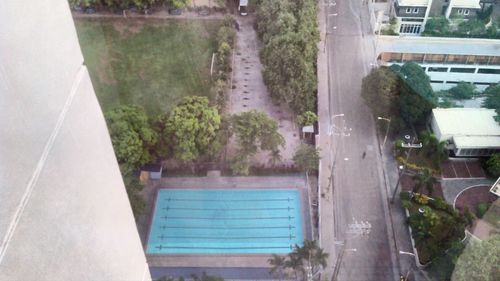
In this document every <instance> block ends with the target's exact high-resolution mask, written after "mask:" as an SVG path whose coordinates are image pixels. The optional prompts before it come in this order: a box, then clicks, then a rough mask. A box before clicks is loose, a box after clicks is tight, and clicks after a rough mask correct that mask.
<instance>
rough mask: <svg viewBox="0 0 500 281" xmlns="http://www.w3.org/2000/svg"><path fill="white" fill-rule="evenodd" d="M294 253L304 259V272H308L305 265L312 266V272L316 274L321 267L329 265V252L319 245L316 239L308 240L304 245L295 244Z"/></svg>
mask: <svg viewBox="0 0 500 281" xmlns="http://www.w3.org/2000/svg"><path fill="white" fill-rule="evenodd" d="M293 254H295V255H297V256H298V257H299V258H300V259H301V260H302V261H303V262H302V264H303V266H302V272H306V269H305V267H304V265H308V266H310V267H311V272H312V274H315V273H316V271H317V270H319V267H321V268H325V267H326V265H327V259H328V254H327V253H325V252H324V251H323V249H321V248H320V247H319V246H318V243H317V241H316V240H306V241H304V245H303V246H302V247H298V246H295V250H294V251H293Z"/></svg>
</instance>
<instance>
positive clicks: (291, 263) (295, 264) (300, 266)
mask: <svg viewBox="0 0 500 281" xmlns="http://www.w3.org/2000/svg"><path fill="white" fill-rule="evenodd" d="M288 257H289V259H288V260H286V261H285V267H286V268H291V269H292V270H293V273H294V274H295V280H299V275H298V274H297V272H299V271H300V272H302V276H304V274H303V273H304V263H303V262H302V258H301V257H300V256H299V255H298V254H297V253H296V252H295V251H293V252H291V253H290V254H288Z"/></svg>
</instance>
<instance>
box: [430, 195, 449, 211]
mask: <svg viewBox="0 0 500 281" xmlns="http://www.w3.org/2000/svg"><path fill="white" fill-rule="evenodd" d="M429 206H431V207H433V208H435V209H438V210H442V211H447V210H448V207H449V206H450V205H448V203H446V201H445V200H444V199H443V198H441V197H437V198H434V200H430V201H429Z"/></svg>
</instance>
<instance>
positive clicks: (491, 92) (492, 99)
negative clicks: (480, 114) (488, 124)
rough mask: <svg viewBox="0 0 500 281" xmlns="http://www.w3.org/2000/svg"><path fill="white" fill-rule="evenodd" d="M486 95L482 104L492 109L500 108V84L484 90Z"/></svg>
mask: <svg viewBox="0 0 500 281" xmlns="http://www.w3.org/2000/svg"><path fill="white" fill-rule="evenodd" d="M483 95H485V96H486V99H485V100H484V102H483V104H482V106H483V107H486V108H491V109H497V108H500V84H495V85H491V86H488V88H486V89H485V90H484V92H483Z"/></svg>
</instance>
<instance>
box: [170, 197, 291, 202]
mask: <svg viewBox="0 0 500 281" xmlns="http://www.w3.org/2000/svg"><path fill="white" fill-rule="evenodd" d="M163 200H164V201H168V202H171V201H196V202H272V201H286V202H290V201H294V199H293V198H286V199H280V198H276V199H190V198H172V197H168V198H164V199H163Z"/></svg>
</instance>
